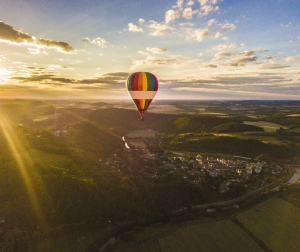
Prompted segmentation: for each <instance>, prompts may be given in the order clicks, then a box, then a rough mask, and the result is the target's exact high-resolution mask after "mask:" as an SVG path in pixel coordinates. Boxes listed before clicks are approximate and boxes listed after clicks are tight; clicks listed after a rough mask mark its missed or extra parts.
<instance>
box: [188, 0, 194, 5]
mask: <svg viewBox="0 0 300 252" xmlns="http://www.w3.org/2000/svg"><path fill="white" fill-rule="evenodd" d="M194 3H195V2H194V1H193V0H189V1H188V2H187V4H186V5H187V6H193V5H194Z"/></svg>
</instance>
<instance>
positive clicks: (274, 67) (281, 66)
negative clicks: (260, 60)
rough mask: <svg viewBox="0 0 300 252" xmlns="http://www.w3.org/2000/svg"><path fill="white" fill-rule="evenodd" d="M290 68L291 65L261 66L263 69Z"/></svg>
mask: <svg viewBox="0 0 300 252" xmlns="http://www.w3.org/2000/svg"><path fill="white" fill-rule="evenodd" d="M288 67H289V65H283V64H264V65H262V66H261V69H283V68H288Z"/></svg>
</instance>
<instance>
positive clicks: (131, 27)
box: [128, 23, 143, 32]
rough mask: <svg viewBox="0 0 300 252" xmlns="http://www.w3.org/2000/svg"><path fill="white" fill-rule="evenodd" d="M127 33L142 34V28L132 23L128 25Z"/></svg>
mask: <svg viewBox="0 0 300 252" xmlns="http://www.w3.org/2000/svg"><path fill="white" fill-rule="evenodd" d="M128 31H130V32H143V28H141V27H138V26H137V25H134V24H133V23H129V24H128Z"/></svg>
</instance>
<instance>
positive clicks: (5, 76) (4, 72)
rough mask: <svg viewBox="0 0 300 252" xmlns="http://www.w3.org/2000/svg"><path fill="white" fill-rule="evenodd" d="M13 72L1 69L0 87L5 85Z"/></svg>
mask: <svg viewBox="0 0 300 252" xmlns="http://www.w3.org/2000/svg"><path fill="white" fill-rule="evenodd" d="M11 74H12V71H10V70H8V69H6V68H2V67H0V85H1V84H5V83H6V82H7V79H8V77H9V76H11Z"/></svg>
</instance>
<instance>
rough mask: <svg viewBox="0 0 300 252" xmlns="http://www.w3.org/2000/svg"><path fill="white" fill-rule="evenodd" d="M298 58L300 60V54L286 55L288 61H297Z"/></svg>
mask: <svg viewBox="0 0 300 252" xmlns="http://www.w3.org/2000/svg"><path fill="white" fill-rule="evenodd" d="M296 60H300V54H298V55H296V56H289V57H286V58H285V61H286V62H289V61H296Z"/></svg>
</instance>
